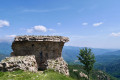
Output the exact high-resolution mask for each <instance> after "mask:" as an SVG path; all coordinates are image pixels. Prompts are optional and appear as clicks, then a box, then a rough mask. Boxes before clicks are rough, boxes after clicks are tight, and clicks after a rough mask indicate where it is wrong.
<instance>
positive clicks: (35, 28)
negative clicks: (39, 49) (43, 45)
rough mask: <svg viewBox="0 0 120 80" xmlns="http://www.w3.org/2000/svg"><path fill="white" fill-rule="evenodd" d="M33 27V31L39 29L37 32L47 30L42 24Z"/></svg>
mask: <svg viewBox="0 0 120 80" xmlns="http://www.w3.org/2000/svg"><path fill="white" fill-rule="evenodd" d="M33 29H34V30H35V31H39V32H46V31H47V28H46V27H45V26H42V25H38V26H34V28H33Z"/></svg>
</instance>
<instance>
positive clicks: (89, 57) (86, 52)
mask: <svg viewBox="0 0 120 80" xmlns="http://www.w3.org/2000/svg"><path fill="white" fill-rule="evenodd" d="M78 60H80V62H81V63H83V65H84V70H86V72H87V74H88V77H89V74H90V71H91V70H92V69H93V65H94V63H95V56H94V54H93V53H92V52H91V49H90V48H89V49H88V48H83V49H80V53H79V56H78Z"/></svg>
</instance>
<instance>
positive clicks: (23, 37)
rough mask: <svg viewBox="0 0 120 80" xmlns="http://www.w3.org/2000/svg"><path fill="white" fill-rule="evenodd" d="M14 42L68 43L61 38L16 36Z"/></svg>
mask: <svg viewBox="0 0 120 80" xmlns="http://www.w3.org/2000/svg"><path fill="white" fill-rule="evenodd" d="M14 41H51V42H68V41H69V38H68V37H63V36H27V35H25V36H17V37H16V38H15V40H14Z"/></svg>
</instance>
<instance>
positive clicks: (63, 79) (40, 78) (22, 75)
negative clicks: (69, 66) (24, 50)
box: [0, 70, 75, 80]
mask: <svg viewBox="0 0 120 80" xmlns="http://www.w3.org/2000/svg"><path fill="white" fill-rule="evenodd" d="M13 79H14V80H75V79H73V78H71V77H68V76H65V75H63V74H60V73H58V72H54V71H53V70H48V71H47V70H46V71H45V72H44V73H42V72H37V73H33V72H29V71H26V72H24V71H22V70H17V71H13V72H0V80H13Z"/></svg>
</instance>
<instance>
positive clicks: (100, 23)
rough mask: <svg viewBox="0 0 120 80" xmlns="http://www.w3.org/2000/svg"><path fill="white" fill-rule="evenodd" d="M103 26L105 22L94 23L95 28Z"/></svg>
mask: <svg viewBox="0 0 120 80" xmlns="http://www.w3.org/2000/svg"><path fill="white" fill-rule="evenodd" d="M102 24H103V22H99V23H94V24H93V26H94V27H97V26H100V25H102Z"/></svg>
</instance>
